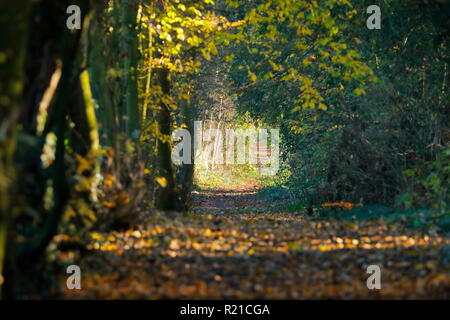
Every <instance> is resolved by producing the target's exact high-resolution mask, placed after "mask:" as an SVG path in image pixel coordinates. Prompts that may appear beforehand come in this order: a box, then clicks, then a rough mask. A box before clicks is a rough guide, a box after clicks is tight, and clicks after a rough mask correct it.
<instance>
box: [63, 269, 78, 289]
mask: <svg viewBox="0 0 450 320" xmlns="http://www.w3.org/2000/svg"><path fill="white" fill-rule="evenodd" d="M66 273H67V274H70V276H69V277H68V278H67V281H66V285H67V289H69V290H75V289H76V290H81V269H80V267H79V266H77V265H76V264H72V265H70V266H68V267H67V269H66Z"/></svg>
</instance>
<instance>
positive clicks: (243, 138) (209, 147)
mask: <svg viewBox="0 0 450 320" xmlns="http://www.w3.org/2000/svg"><path fill="white" fill-rule="evenodd" d="M172 141H173V142H174V143H175V145H174V148H173V150H172V161H173V163H174V164H176V165H181V164H192V163H195V164H197V165H199V164H200V165H205V166H208V165H219V164H227V165H236V164H254V165H257V166H259V168H260V173H261V174H262V175H275V174H276V173H277V171H278V168H279V153H280V149H279V144H280V132H279V130H278V129H264V128H248V129H232V128H220V127H216V128H211V126H210V127H208V128H206V125H205V126H204V123H203V122H202V121H195V122H194V139H192V137H191V132H189V130H187V129H177V130H175V131H174V132H173V134H172ZM192 150H194V153H193V154H192Z"/></svg>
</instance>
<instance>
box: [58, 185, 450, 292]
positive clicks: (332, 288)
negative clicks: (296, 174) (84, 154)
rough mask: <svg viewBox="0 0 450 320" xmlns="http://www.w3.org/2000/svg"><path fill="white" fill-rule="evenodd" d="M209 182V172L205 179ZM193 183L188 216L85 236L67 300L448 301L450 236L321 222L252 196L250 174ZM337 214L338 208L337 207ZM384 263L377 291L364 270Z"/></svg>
mask: <svg viewBox="0 0 450 320" xmlns="http://www.w3.org/2000/svg"><path fill="white" fill-rule="evenodd" d="M208 179H209V178H208ZM241 182H242V183H238V184H236V185H229V186H226V187H225V186H223V185H222V186H217V185H213V186H211V185H209V186H205V185H200V186H199V188H198V189H197V190H196V191H194V193H193V210H192V212H190V213H187V214H181V213H179V214H177V213H173V214H164V213H162V214H153V215H151V216H149V217H148V220H147V221H146V223H144V224H142V225H140V226H139V227H137V228H134V229H130V230H126V231H120V232H119V231H112V232H105V233H92V234H91V240H90V243H89V244H88V249H89V251H88V254H86V255H85V256H84V257H83V258H81V259H80V260H79V261H78V262H77V264H79V265H80V267H81V270H82V290H67V289H65V281H66V278H65V277H61V279H60V283H61V288H62V290H63V291H64V294H65V297H66V298H82V299H84V298H97V299H117V298H122V299H136V298H140V299H223V298H226V299H283V298H285V299H311V298H314V299H321V298H333V299H335V298H345V299H347V298H358V299H360V298H391V299H392V298H424V299H430V298H437V297H439V298H450V270H449V269H448V265H449V263H448V261H449V259H450V237H449V236H442V235H438V234H435V235H425V234H423V233H421V232H417V231H414V230H410V229H409V228H407V227H406V226H405V225H404V224H402V223H387V221H385V220H383V219H378V220H371V221H342V220H339V219H335V218H333V217H329V218H327V219H319V218H318V217H311V216H308V215H306V214H305V213H304V212H302V211H301V212H289V211H285V210H283V209H282V208H283V203H280V202H278V203H277V202H273V203H268V202H264V201H263V200H261V199H259V197H258V191H259V190H260V188H261V185H260V184H259V183H258V181H257V180H254V179H243V180H242V181H241ZM336 214H339V213H336ZM369 265H380V266H381V272H382V274H381V290H369V289H368V288H367V285H366V281H367V278H368V277H369V274H367V267H368V266H369Z"/></svg>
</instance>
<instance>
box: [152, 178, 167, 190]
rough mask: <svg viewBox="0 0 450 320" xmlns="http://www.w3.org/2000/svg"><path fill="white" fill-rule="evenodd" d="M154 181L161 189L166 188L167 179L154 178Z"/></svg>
mask: <svg viewBox="0 0 450 320" xmlns="http://www.w3.org/2000/svg"><path fill="white" fill-rule="evenodd" d="M155 181H156V182H158V184H159V185H160V186H161V188H165V187H167V179H166V178H164V177H157V178H155Z"/></svg>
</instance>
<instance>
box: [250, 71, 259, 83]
mask: <svg viewBox="0 0 450 320" xmlns="http://www.w3.org/2000/svg"><path fill="white" fill-rule="evenodd" d="M248 77H249V78H250V79H251V80H252V81H253V82H255V81H256V80H258V77H257V76H256V74H254V73H253V72H251V71H250V70H248Z"/></svg>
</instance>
